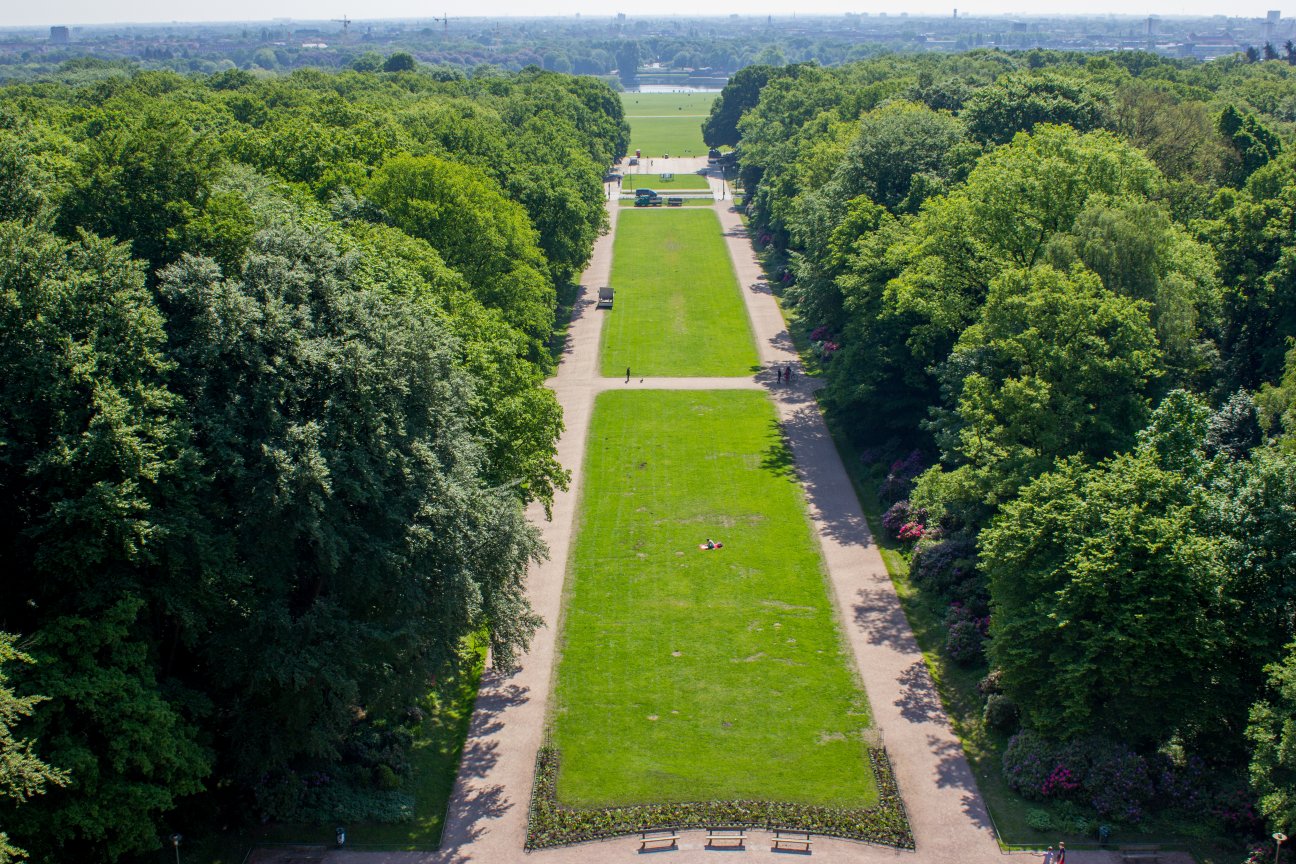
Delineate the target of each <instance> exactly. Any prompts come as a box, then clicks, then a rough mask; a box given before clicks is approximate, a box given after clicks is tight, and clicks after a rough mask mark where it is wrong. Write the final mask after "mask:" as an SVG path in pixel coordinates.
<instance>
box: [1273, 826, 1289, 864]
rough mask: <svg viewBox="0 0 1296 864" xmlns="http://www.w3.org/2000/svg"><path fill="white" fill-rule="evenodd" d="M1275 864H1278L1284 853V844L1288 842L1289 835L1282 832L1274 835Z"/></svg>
mask: <svg viewBox="0 0 1296 864" xmlns="http://www.w3.org/2000/svg"><path fill="white" fill-rule="evenodd" d="M1273 838H1274V864H1278V855H1279V854H1280V853H1281V852H1282V844H1284V843H1286V842H1287V835H1286V834H1284V833H1282V832H1281V831H1275V832H1274V835H1273Z"/></svg>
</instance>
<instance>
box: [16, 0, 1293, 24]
mask: <svg viewBox="0 0 1296 864" xmlns="http://www.w3.org/2000/svg"><path fill="white" fill-rule="evenodd" d="M956 6H957V7H958V8H959V15H960V16H964V15H973V16H975V15H1030V16H1045V15H1057V14H1090V15H1108V14H1116V15H1133V16H1146V15H1163V16H1172V15H1193V16H1201V15H1214V14H1225V15H1231V16H1244V17H1257V18H1258V17H1263V16H1264V14H1265V11H1266V10H1267V9H1272V8H1281V6H1278V5H1276V4H1275V2H1274V0H1136V3H1133V4H1132V3H1130V2H1129V0H1042V2H1041V0H1037V2H1033V3H1032V2H1029V0H977V2H968V3H967V5H966V7H964V6H962V5H961V4H960V0H914V2H909V3H907V4H904V5H897V4H895V3H887V2H879V0H857V2H850V0H709V2H707V3H705V4H698V3H697V2H696V0H653V2H651V3H649V4H634V3H629V2H624V0H544V2H536V0H362V2H354V0H351V2H348V0H221V2H219V3H213V2H211V0H45V2H40V3H32V2H23V0H0V26H8V27H14V26H39V27H44V26H48V25H51V24H68V25H75V24H108V23H119V22H140V23H165V22H168V21H267V20H270V19H274V18H293V19H297V20H320V19H325V20H327V19H330V18H341V17H343V16H344V15H346V16H347V17H350V18H352V19H355V20H359V21H373V20H379V19H383V18H431V17H432V16H439V15H442V14H448V15H449V16H450V18H451V20H452V22H453V19H454V18H455V17H456V16H464V15H470V16H473V17H482V16H492V17H494V16H537V15H575V14H577V13H579V14H581V15H582V16H588V17H611V16H613V15H615V14H616V13H618V12H625V13H626V14H627V15H628V16H630V17H634V16H635V15H636V14H639V15H644V16H652V17H661V16H664V15H676V14H678V15H687V16H696V15H697V14H698V13H699V9H700V8H702V9H704V10H705V14H707V15H729V14H739V15H762V16H763V15H775V16H788V15H791V14H793V13H796V14H798V15H815V14H827V15H840V14H843V13H845V12H868V13H871V14H877V13H879V12H886V13H888V14H890V15H897V14H899V13H900V12H908V13H909V14H910V15H948V14H951V12H952V10H953V8H954V7H956Z"/></svg>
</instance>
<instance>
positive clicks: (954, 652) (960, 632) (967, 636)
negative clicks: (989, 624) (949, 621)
mask: <svg viewBox="0 0 1296 864" xmlns="http://www.w3.org/2000/svg"><path fill="white" fill-rule="evenodd" d="M984 647H985V634H984V633H982V632H981V627H980V626H979V624H978V622H977V621H975V620H968V621H959V622H956V623H955V624H954V626H952V627H950V628H949V632H948V633H946V634H945V653H946V654H947V655H949V658H950V659H951V660H953V661H954V662H955V663H958V664H960V665H962V666H971V665H972V664H973V663H976V662H977V661H979V660H980V659H981V657H982V652H983V650H984Z"/></svg>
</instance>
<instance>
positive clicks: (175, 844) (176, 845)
mask: <svg viewBox="0 0 1296 864" xmlns="http://www.w3.org/2000/svg"><path fill="white" fill-rule="evenodd" d="M167 839H168V840H170V841H171V848H172V849H174V850H175V856H176V864H180V841H181V840H183V839H184V837H182V836H180V835H179V834H172V835H171V836H170V837H168V838H167Z"/></svg>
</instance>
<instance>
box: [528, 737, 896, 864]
mask: <svg viewBox="0 0 1296 864" xmlns="http://www.w3.org/2000/svg"><path fill="white" fill-rule="evenodd" d="M559 759H560V757H559V753H558V748H556V747H554V746H552V745H550V744H545V745H544V746H542V747H541V748H540V751H539V752H538V753H537V754H536V769H535V782H534V783H533V784H532V787H531V808H530V811H529V812H528V814H527V837H526V847H525V848H526V851H528V852H530V851H533V850H536V849H552V848H555V847H559V846H572V845H574V844H577V843H589V842H592V841H595V840H607V839H610V838H613V837H624V836H628V835H632V834H638V833H639V832H641V831H655V830H661V829H668V828H674V829H701V828H718V827H722V826H723V827H733V828H760V829H766V830H773V829H775V828H780V829H785V830H790V831H808V832H810V833H811V834H818V835H820V836H823V837H839V838H842V839H845V840H859V841H862V842H865V843H873V844H877V845H880V846H892V847H895V848H898V849H909V850H912V849H913V848H914V837H913V831H912V830H911V829H910V827H909V816H908V814H907V813H906V812H905V806H904V801H903V799H901V797H900V789H899V787H898V786H897V785H896V780H895V774H894V772H892V770H891V760H890V759H889V758H888V757H887V754H886V751H885V750H883V749H881V748H874V747H870V748H869V764H870V766H871V767H872V769H873V776H874V778H875V779H876V781H877V788H878V803H877V804H875V805H874V806H872V807H857V808H850V807H826V806H822V805H814V804H793V803H787V802H778V801H695V802H687V803H679V804H636V805H631V806H626V807H602V808H588V809H581V808H574V807H566V806H564V805H563V804H561V803H559V801H558V794H557V792H558V764H559Z"/></svg>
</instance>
